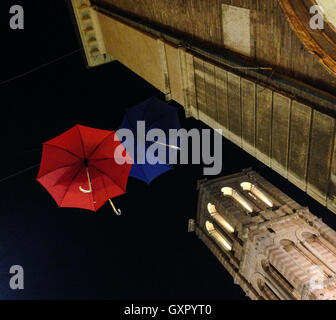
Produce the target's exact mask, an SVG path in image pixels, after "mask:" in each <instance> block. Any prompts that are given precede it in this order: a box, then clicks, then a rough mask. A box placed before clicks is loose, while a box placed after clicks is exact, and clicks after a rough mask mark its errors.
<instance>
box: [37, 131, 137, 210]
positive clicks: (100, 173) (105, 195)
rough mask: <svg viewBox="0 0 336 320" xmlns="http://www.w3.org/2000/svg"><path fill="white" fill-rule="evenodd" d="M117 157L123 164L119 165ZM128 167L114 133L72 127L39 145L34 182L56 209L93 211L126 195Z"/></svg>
mask: <svg viewBox="0 0 336 320" xmlns="http://www.w3.org/2000/svg"><path fill="white" fill-rule="evenodd" d="M118 157H120V158H121V159H126V160H127V161H126V162H125V163H124V164H119V163H117V161H116V159H117V158H118ZM131 167H132V160H131V157H130V156H129V155H128V154H127V152H126V150H125V149H124V147H123V146H122V144H121V142H120V141H119V139H118V137H117V136H116V134H115V132H114V131H106V130H99V129H94V128H89V127H85V126H81V125H76V126H75V127H73V128H71V129H70V130H68V131H66V132H65V133H63V134H61V135H60V136H58V137H56V138H54V139H52V140H50V141H48V142H45V143H44V144H43V151H42V161H41V166H40V170H39V173H38V176H37V181H39V182H40V183H41V184H42V185H43V186H44V187H45V188H46V189H47V190H48V192H49V193H50V194H51V196H52V197H53V198H54V199H55V201H56V202H57V204H58V206H59V207H71V208H83V209H88V210H91V211H97V210H98V209H99V208H100V207H101V206H102V205H103V204H104V203H105V202H106V201H107V200H109V199H111V198H115V197H117V196H119V195H122V194H124V193H125V192H126V185H127V180H128V177H129V173H130V170H131ZM111 204H112V203H111Z"/></svg>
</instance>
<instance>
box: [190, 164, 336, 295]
mask: <svg viewBox="0 0 336 320" xmlns="http://www.w3.org/2000/svg"><path fill="white" fill-rule="evenodd" d="M198 192H199V198H198V209H197V216H196V219H195V220H194V219H191V220H190V221H189V231H190V232H192V231H194V232H195V233H196V234H197V236H198V237H199V238H200V239H201V240H202V241H203V242H204V243H205V244H206V245H207V247H208V248H209V249H210V250H211V251H212V252H213V254H214V255H215V256H216V257H217V259H218V260H219V261H220V262H221V263H222V265H223V266H224V268H225V269H226V270H227V271H228V272H229V273H230V274H231V276H232V277H233V279H234V282H235V283H236V284H237V285H239V286H241V288H242V289H243V290H244V291H245V293H246V295H247V296H249V297H250V298H251V299H254V300H264V299H266V300H335V299H336V232H335V231H334V230H332V229H331V228H329V227H328V226H327V225H326V224H324V223H323V222H322V220H321V219H319V218H317V217H316V216H314V215H313V214H312V213H311V212H310V211H309V209H308V208H303V207H301V206H300V205H299V204H298V203H296V202H295V201H293V200H292V199H291V198H289V197H288V196H287V195H285V194H284V193H283V192H281V191H280V190H279V189H277V188H276V187H274V186H273V185H272V184H271V183H269V182H268V181H266V180H265V179H264V178H262V177H261V176H260V175H259V174H257V173H256V172H254V171H252V170H250V169H248V170H244V171H243V172H241V173H238V174H233V175H230V176H226V177H221V178H218V179H213V180H209V181H208V180H204V181H200V182H199V184H198Z"/></svg>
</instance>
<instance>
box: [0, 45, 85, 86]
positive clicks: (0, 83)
mask: <svg viewBox="0 0 336 320" xmlns="http://www.w3.org/2000/svg"><path fill="white" fill-rule="evenodd" d="M82 50H83V48H79V49H77V50H74V51H71V52H69V53H67V54H65V55H63V56H61V57H58V58H56V59H54V60H51V61H49V62H47V63H44V64H41V65H40V66H38V67H35V68H33V69H30V70H28V71H27V72H24V73H21V74H19V75H17V76H14V77H12V78H9V79H7V80H4V81H1V82H0V86H1V85H4V84H7V83H9V82H11V81H14V80H17V79H20V78H22V77H24V76H26V75H28V74H31V73H33V72H35V71H38V70H40V69H42V68H45V67H47V66H50V65H51V64H53V63H56V62H58V61H60V60H62V59H64V58H67V57H69V56H71V55H73V54H75V53H77V52H79V51H82Z"/></svg>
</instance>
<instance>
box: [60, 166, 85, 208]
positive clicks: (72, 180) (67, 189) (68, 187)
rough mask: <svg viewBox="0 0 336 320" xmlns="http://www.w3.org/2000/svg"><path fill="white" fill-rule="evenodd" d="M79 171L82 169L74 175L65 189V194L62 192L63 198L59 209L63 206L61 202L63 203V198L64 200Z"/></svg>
mask: <svg viewBox="0 0 336 320" xmlns="http://www.w3.org/2000/svg"><path fill="white" fill-rule="evenodd" d="M81 170H82V167H80V168H79V169H78V170H77V172H76V173H75V174H74V176H73V178H72V179H71V181H70V183H69V185H68V186H67V188H66V190H65V192H64V196H63V198H62V201H61V204H60V207H61V206H62V205H63V201H64V198H65V196H66V194H67V193H68V191H69V189H70V187H71V185H72V183H73V182H74V180H75V179H76V178H77V176H78V175H79V173H80V171H81Z"/></svg>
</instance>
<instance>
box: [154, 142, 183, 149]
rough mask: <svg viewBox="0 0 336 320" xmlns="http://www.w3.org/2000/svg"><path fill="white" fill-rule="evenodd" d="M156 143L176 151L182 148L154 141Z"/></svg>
mask: <svg viewBox="0 0 336 320" xmlns="http://www.w3.org/2000/svg"><path fill="white" fill-rule="evenodd" d="M153 142H154V143H157V144H160V145H162V146H165V147H168V148H171V149H175V150H181V148H180V147H178V146H174V145H172V144H165V143H163V142H160V141H153Z"/></svg>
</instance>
